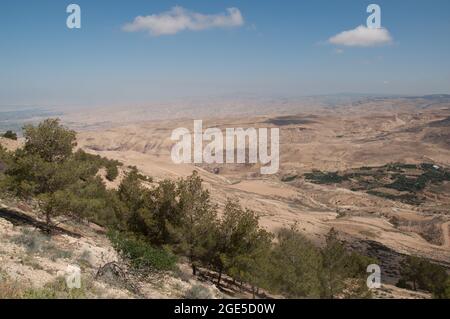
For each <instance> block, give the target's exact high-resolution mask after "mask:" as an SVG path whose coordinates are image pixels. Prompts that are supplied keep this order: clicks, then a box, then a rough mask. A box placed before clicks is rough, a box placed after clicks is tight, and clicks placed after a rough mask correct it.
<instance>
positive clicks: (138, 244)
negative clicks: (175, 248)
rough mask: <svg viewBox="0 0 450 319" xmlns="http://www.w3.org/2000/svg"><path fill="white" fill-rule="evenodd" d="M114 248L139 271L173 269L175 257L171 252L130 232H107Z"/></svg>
mask: <svg viewBox="0 0 450 319" xmlns="http://www.w3.org/2000/svg"><path fill="white" fill-rule="evenodd" d="M108 237H109V239H110V241H111V243H112V245H113V247H114V249H115V250H116V251H117V252H118V253H119V254H120V255H121V256H122V257H123V258H124V259H126V260H128V261H129V262H130V264H131V266H132V267H133V268H135V269H137V270H141V271H144V272H145V271H150V272H151V271H169V270H174V269H175V264H176V261H177V258H176V256H175V255H173V254H172V253H171V252H169V251H167V250H165V249H162V248H154V247H152V246H151V245H150V244H149V243H148V242H146V241H145V240H143V239H141V238H137V237H136V236H134V235H131V234H125V233H120V232H118V231H110V232H108Z"/></svg>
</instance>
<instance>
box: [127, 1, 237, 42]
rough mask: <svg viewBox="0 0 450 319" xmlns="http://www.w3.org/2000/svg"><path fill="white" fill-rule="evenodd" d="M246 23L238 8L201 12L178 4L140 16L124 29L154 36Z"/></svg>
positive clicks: (230, 26) (229, 26)
mask: <svg viewBox="0 0 450 319" xmlns="http://www.w3.org/2000/svg"><path fill="white" fill-rule="evenodd" d="M242 25H244V18H243V17H242V14H241V11H240V10H239V9H237V8H228V9H227V11H226V12H225V13H219V14H201V13H197V12H193V11H189V10H187V9H184V8H182V7H179V6H176V7H173V8H172V9H171V10H169V11H166V12H162V13H160V14H152V15H149V16H138V17H136V18H135V19H134V21H133V22H131V23H128V24H126V25H125V26H124V27H123V30H124V31H127V32H137V31H147V32H149V33H150V34H151V35H153V36H160V35H169V34H176V33H178V32H181V31H184V30H190V31H200V30H206V29H212V28H232V27H240V26H242Z"/></svg>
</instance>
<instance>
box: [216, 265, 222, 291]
mask: <svg viewBox="0 0 450 319" xmlns="http://www.w3.org/2000/svg"><path fill="white" fill-rule="evenodd" d="M221 279H222V268H220V270H219V278H217V286H219V287H220V280H221Z"/></svg>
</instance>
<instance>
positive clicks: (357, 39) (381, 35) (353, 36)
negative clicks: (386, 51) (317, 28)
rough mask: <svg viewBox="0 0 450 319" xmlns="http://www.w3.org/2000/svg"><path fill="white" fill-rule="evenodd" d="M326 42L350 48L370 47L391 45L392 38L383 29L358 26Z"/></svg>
mask: <svg viewBox="0 0 450 319" xmlns="http://www.w3.org/2000/svg"><path fill="white" fill-rule="evenodd" d="M328 42H330V43H332V44H336V45H343V46H350V47H372V46H377V45H384V44H389V43H392V37H391V34H390V33H389V31H388V30H387V29H385V28H379V29H371V28H368V27H366V26H363V25H360V26H359V27H356V28H355V29H353V30H348V31H344V32H341V33H339V34H337V35H335V36H334V37H331V38H330V39H329V40H328Z"/></svg>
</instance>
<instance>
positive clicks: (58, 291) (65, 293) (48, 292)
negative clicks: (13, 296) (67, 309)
mask: <svg viewBox="0 0 450 319" xmlns="http://www.w3.org/2000/svg"><path fill="white" fill-rule="evenodd" d="M91 289H93V286H92V281H91V280H86V279H85V280H82V281H81V288H79V289H70V288H69V287H67V284H66V280H65V279H64V278H63V277H58V278H56V279H55V280H54V281H52V282H49V283H48V284H46V285H45V286H44V287H43V288H38V289H36V288H32V289H27V290H25V292H24V293H23V298H24V299H87V298H88V297H89V295H88V292H89V290H91Z"/></svg>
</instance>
